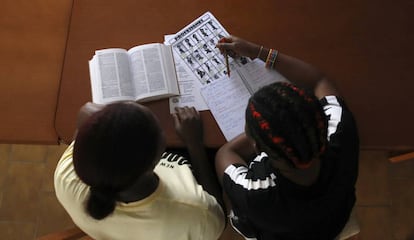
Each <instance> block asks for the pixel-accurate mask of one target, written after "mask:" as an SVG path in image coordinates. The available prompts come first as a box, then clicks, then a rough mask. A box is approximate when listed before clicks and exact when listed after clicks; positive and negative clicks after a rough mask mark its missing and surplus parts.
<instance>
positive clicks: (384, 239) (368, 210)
mask: <svg viewBox="0 0 414 240" xmlns="http://www.w3.org/2000/svg"><path fill="white" fill-rule="evenodd" d="M357 218H358V222H359V226H360V228H361V232H360V233H359V236H358V240H372V239H375V240H390V239H392V232H391V220H390V208H389V207H357Z"/></svg>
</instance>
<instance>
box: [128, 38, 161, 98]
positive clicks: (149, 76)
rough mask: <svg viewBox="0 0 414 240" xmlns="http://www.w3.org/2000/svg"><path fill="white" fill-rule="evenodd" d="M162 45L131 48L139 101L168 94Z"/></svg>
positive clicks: (155, 44) (132, 67)
mask: <svg viewBox="0 0 414 240" xmlns="http://www.w3.org/2000/svg"><path fill="white" fill-rule="evenodd" d="M160 46H161V44H158V43H153V44H146V45H141V46H137V47H133V48H131V49H130V50H129V51H128V52H129V54H130V60H131V72H132V76H133V82H134V84H135V89H136V95H137V99H138V100H139V99H142V98H146V97H151V96H156V95H164V94H167V93H168V85H167V76H166V75H165V74H164V72H165V66H164V64H163V61H162V52H161V47H160Z"/></svg>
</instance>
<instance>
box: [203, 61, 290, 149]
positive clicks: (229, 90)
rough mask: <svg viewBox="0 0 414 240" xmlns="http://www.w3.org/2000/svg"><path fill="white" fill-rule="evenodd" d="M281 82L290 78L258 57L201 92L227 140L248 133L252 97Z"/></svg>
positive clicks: (204, 87)
mask: <svg viewBox="0 0 414 240" xmlns="http://www.w3.org/2000/svg"><path fill="white" fill-rule="evenodd" d="M278 81H287V80H286V79H285V78H284V77H283V76H282V75H281V74H279V73H278V72H277V71H275V70H269V69H267V68H265V67H264V62H263V61H261V60H258V59H256V60H254V61H253V62H250V63H247V64H246V65H244V66H243V67H240V68H238V69H236V71H234V72H232V74H230V78H229V77H227V76H224V77H222V78H220V79H218V80H217V81H214V82H212V83H209V84H206V85H204V86H203V87H202V88H201V95H202V96H203V97H204V100H205V101H206V103H207V105H208V107H209V108H210V111H211V113H212V115H213V116H214V118H215V120H216V122H217V124H218V126H219V128H220V130H221V131H222V133H223V135H224V137H225V138H226V140H227V141H230V140H232V139H233V138H235V137H237V136H238V135H240V134H241V133H243V132H244V125H245V110H246V107H247V102H248V100H249V98H250V96H251V95H252V94H253V93H254V92H256V91H257V90H258V89H259V88H260V87H262V86H265V85H268V84H270V83H273V82H278Z"/></svg>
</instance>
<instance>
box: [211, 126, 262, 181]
mask: <svg viewBox="0 0 414 240" xmlns="http://www.w3.org/2000/svg"><path fill="white" fill-rule="evenodd" d="M255 154H256V150H255V147H254V143H253V140H251V139H249V138H248V137H247V135H246V134H245V133H242V134H241V135H239V136H238V137H236V138H235V139H233V140H231V141H230V142H228V143H226V144H224V145H223V146H222V147H221V148H220V149H219V151H218V152H217V154H216V160H215V165H216V174H217V177H218V179H219V181H220V183H222V182H223V181H222V178H223V174H224V171H225V170H226V168H227V167H228V166H229V165H231V164H235V163H239V164H243V165H246V164H247V162H249V161H250V160H251V159H252V158H253V156H254V155H255Z"/></svg>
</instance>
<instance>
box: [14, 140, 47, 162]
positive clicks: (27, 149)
mask: <svg viewBox="0 0 414 240" xmlns="http://www.w3.org/2000/svg"><path fill="white" fill-rule="evenodd" d="M47 148H48V146H47V145H24V144H19V145H17V144H15V145H12V150H11V160H12V161H33V162H44V161H45V158H46V153H47Z"/></svg>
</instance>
